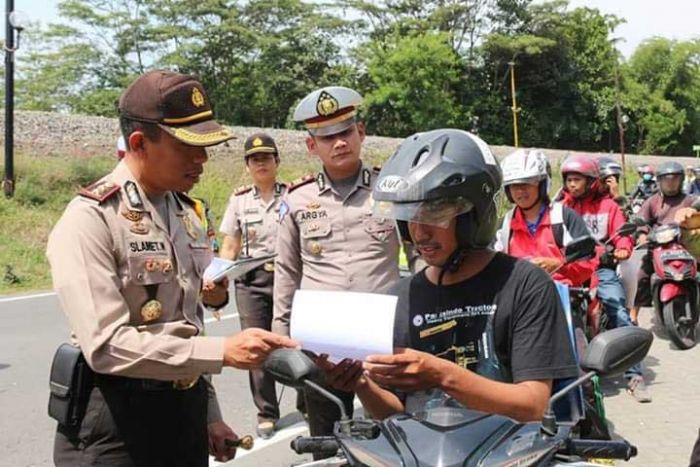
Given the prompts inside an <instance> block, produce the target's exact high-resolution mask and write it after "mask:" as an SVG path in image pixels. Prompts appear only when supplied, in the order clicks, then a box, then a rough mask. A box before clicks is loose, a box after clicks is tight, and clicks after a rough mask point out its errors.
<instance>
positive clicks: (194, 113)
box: [119, 70, 234, 146]
mask: <svg viewBox="0 0 700 467" xmlns="http://www.w3.org/2000/svg"><path fill="white" fill-rule="evenodd" d="M119 115H120V116H121V117H124V118H128V119H131V120H137V121H141V122H148V123H155V124H157V125H158V126H159V127H160V128H162V129H163V130H164V131H166V132H168V133H169V134H171V135H172V136H174V137H175V138H177V139H178V140H180V141H182V142H183V143H185V144H187V145H190V146H213V145H215V144H219V143H223V142H224V141H227V140H229V139H232V138H234V136H233V134H232V133H231V132H230V131H229V130H228V129H226V128H224V127H222V126H221V125H219V123H217V122H216V121H215V120H214V112H213V111H212V107H211V102H210V101H209V98H208V97H207V95H206V93H205V92H204V88H203V87H202V84H201V83H200V82H199V81H197V80H196V79H195V78H194V77H192V76H188V75H183V74H180V73H174V72H171V71H164V70H154V71H149V72H148V73H146V74H143V75H141V76H140V77H138V78H137V79H136V81H134V82H133V83H131V85H129V87H128V88H127V89H126V91H124V93H123V94H122V95H121V98H120V99H119Z"/></svg>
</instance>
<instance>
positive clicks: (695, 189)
mask: <svg viewBox="0 0 700 467" xmlns="http://www.w3.org/2000/svg"><path fill="white" fill-rule="evenodd" d="M692 173H693V180H692V181H691V182H690V183H689V185H688V191H686V193H688V194H689V195H695V196H697V195H700V167H695V168H694V169H693V170H692Z"/></svg>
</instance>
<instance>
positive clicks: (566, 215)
mask: <svg viewBox="0 0 700 467" xmlns="http://www.w3.org/2000/svg"><path fill="white" fill-rule="evenodd" d="M501 169H502V170H503V189H504V191H505V193H506V196H507V197H508V200H509V201H510V202H511V203H514V204H515V207H514V208H513V209H511V210H510V211H508V212H507V213H506V215H505V218H504V219H503V224H502V226H501V229H500V230H499V231H498V232H497V233H496V238H497V241H496V245H495V248H496V249H497V250H499V251H503V252H504V253H508V254H509V255H511V256H515V257H517V258H527V259H529V260H530V261H531V262H533V263H535V264H536V265H538V266H540V267H541V268H542V269H544V270H545V271H547V272H548V273H552V272H553V271H556V272H554V274H553V275H552V278H553V279H554V280H556V281H558V282H562V283H565V284H567V285H570V286H574V287H580V286H581V285H583V284H584V283H585V282H587V281H588V280H589V279H590V278H591V276H592V275H593V271H594V270H595V264H594V262H593V261H592V260H585V261H576V262H573V263H570V264H566V265H564V253H563V250H564V247H565V246H566V245H568V244H569V243H570V242H571V240H572V239H574V238H579V237H582V236H589V235H590V234H589V233H588V229H587V228H586V224H585V223H584V222H583V220H582V219H581V218H580V217H579V216H578V215H577V214H576V213H575V212H574V211H572V210H571V209H569V208H566V207H564V206H563V205H562V204H561V203H551V204H550V201H549V195H548V192H549V187H550V185H551V170H550V168H549V161H548V160H547V157H546V156H545V155H544V153H543V152H542V151H539V150H531V151H525V150H522V149H521V150H518V151H516V152H514V153H512V154H510V155H509V156H507V157H506V158H505V159H503V162H502V163H501Z"/></svg>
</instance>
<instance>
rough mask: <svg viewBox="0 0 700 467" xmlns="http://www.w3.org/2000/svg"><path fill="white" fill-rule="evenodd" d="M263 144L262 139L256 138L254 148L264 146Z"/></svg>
mask: <svg viewBox="0 0 700 467" xmlns="http://www.w3.org/2000/svg"><path fill="white" fill-rule="evenodd" d="M262 144H263V142H262V140H261V139H260V138H255V139H254V140H253V146H262Z"/></svg>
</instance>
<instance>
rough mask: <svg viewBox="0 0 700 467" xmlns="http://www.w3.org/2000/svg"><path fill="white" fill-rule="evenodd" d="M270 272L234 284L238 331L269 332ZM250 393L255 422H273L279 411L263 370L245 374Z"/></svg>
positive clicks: (259, 270) (272, 382) (250, 275)
mask: <svg viewBox="0 0 700 467" xmlns="http://www.w3.org/2000/svg"><path fill="white" fill-rule="evenodd" d="M273 281H274V273H273V272H268V271H265V269H264V268H262V267H259V268H257V269H255V270H253V271H251V272H249V273H248V274H246V275H245V276H243V279H241V280H237V281H236V304H237V305H238V315H239V316H240V319H241V329H248V328H261V329H265V330H267V331H270V330H271V329H272V284H273ZM249 380H250V391H251V393H252V395H253V400H254V401H255V406H256V407H257V408H258V422H262V421H273V422H274V421H277V420H278V419H279V417H280V409H279V406H278V404H277V393H276V391H275V380H274V379H273V378H272V377H271V376H270V375H268V374H267V373H265V372H264V371H263V370H251V371H250V372H249Z"/></svg>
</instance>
